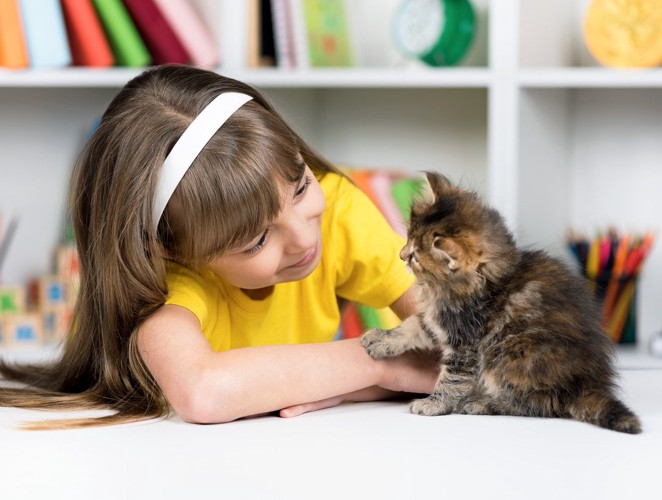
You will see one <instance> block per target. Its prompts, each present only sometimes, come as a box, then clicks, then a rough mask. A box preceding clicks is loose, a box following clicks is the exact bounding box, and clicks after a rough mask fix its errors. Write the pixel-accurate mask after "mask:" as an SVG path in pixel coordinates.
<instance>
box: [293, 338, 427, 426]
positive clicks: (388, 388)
mask: <svg viewBox="0 0 662 500" xmlns="http://www.w3.org/2000/svg"><path fill="white" fill-rule="evenodd" d="M376 362H377V363H380V364H381V365H382V377H381V378H382V382H380V386H374V387H367V388H365V389H362V390H360V391H356V392H352V393H350V394H341V395H340V396H334V397H332V398H327V399H322V400H320V401H313V402H311V403H304V404H300V405H294V406H290V407H288V408H284V409H282V410H281V411H280V416H281V417H285V418H289V417H298V416H299V415H302V414H304V413H308V412H311V411H317V410H322V409H324V408H331V407H332V406H338V405H339V404H341V403H343V402H345V401H354V402H359V401H379V400H383V399H391V398H395V397H402V396H403V395H405V394H431V393H432V391H433V390H434V385H435V382H436V380H437V377H438V375H439V353H437V352H424V351H417V352H414V353H406V354H404V355H402V356H398V357H397V358H393V359H388V360H380V361H376Z"/></svg>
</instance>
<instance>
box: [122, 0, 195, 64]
mask: <svg viewBox="0 0 662 500" xmlns="http://www.w3.org/2000/svg"><path fill="white" fill-rule="evenodd" d="M123 2H124V6H125V7H126V10H127V11H128V12H129V15H130V16H131V19H133V22H134V24H135V26H136V28H137V29H138V33H140V36H141V37H142V39H143V42H144V43H145V46H146V47H147V50H148V51H149V53H150V54H151V56H152V62H153V63H154V64H168V63H173V64H187V63H188V62H189V56H188V53H187V52H186V49H184V46H183V45H182V44H181V42H180V41H179V38H177V36H176V35H175V32H174V31H173V30H172V28H171V27H170V24H169V23H168V21H166V19H165V17H164V16H163V14H161V11H160V10H159V8H158V7H157V5H156V3H155V2H154V0H123Z"/></svg>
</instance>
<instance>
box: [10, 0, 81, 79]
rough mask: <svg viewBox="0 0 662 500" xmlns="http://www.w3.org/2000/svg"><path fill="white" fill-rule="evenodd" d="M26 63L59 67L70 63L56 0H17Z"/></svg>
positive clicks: (67, 44) (38, 66)
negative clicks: (26, 54) (25, 48)
mask: <svg viewBox="0 0 662 500" xmlns="http://www.w3.org/2000/svg"><path fill="white" fill-rule="evenodd" d="M19 6H20V9H21V19H22V20H23V29H24V32H25V41H26V45H27V48H28V58H29V61H30V66H31V67H34V68H59V67H64V66H68V65H69V64H71V52H70V50H69V41H68V40H67V31H66V29H65V27H64V17H63V16H62V7H61V5H60V2H59V0H20V3H19Z"/></svg>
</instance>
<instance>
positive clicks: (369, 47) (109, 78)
mask: <svg viewBox="0 0 662 500" xmlns="http://www.w3.org/2000/svg"><path fill="white" fill-rule="evenodd" d="M371 2H373V0H352V4H353V5H356V6H357V7H356V8H357V9H358V10H357V13H355V14H354V18H355V19H354V21H355V22H356V17H357V16H359V17H360V16H363V15H365V12H366V11H367V10H369V9H370V5H371ZM474 3H475V5H476V7H477V9H478V11H479V21H481V25H480V26H481V28H480V35H479V37H478V39H477V44H476V46H475V47H474V48H473V49H472V54H470V57H469V58H468V61H467V64H466V65H463V66H462V67H458V68H444V69H430V68H426V67H424V66H423V65H422V64H416V63H411V62H406V61H404V60H402V58H399V57H398V55H397V53H396V52H395V49H393V46H392V43H391V41H390V40H389V39H388V33H389V30H388V26H387V25H385V24H384V23H388V22H389V19H390V16H391V15H392V12H393V9H394V8H395V7H396V6H397V4H398V0H383V1H382V2H380V5H381V7H382V8H381V9H380V13H379V16H377V17H375V18H374V19H371V20H370V23H369V26H368V28H369V29H368V30H367V31H366V32H365V33H364V38H365V39H366V40H367V42H366V44H365V46H364V47H363V48H362V50H361V63H362V66H361V67H358V68H352V69H333V70H313V69H307V70H298V71H289V72H288V71H282V70H278V69H272V68H270V69H259V70H251V69H243V68H236V67H233V68H225V67H221V68H218V69H217V71H218V72H220V73H223V74H226V75H228V76H232V77H235V78H238V79H241V80H244V81H247V82H248V83H251V84H254V85H255V86H257V87H259V88H261V89H262V90H263V91H265V92H266V93H267V94H268V95H269V96H270V97H271V98H272V100H273V101H274V103H275V104H276V106H277V107H278V108H279V109H280V111H281V112H282V113H283V115H284V116H285V117H286V118H287V119H288V120H289V121H290V122H291V123H292V124H293V125H294V127H295V128H296V129H297V130H298V131H299V132H300V133H301V134H302V135H303V136H304V138H306V140H308V141H309V142H310V143H311V144H312V145H313V146H314V147H316V148H317V149H319V150H320V151H322V152H323V153H324V154H325V155H327V156H328V157H329V158H330V159H331V160H332V161H334V162H337V163H341V164H350V165H358V166H368V167H379V168H388V169H403V170H408V171H419V170H424V169H436V170H440V171H443V172H445V173H446V174H448V175H449V176H450V177H451V178H453V179H455V180H456V181H459V182H460V183H461V184H462V185H464V186H466V187H470V188H473V189H476V190H478V191H479V192H480V193H482V194H483V195H484V196H486V197H487V198H488V199H489V200H490V202H491V203H492V204H493V205H495V206H496V207H497V208H499V209H500V210H501V211H502V212H503V213H504V214H505V215H506V217H507V218H508V220H509V223H510V225H511V227H512V229H513V230H514V232H515V233H516V235H517V236H518V238H519V239H520V241H522V242H523V243H525V244H532V243H533V244H535V245H537V246H541V247H544V248H547V249H549V250H550V251H552V252H553V253H556V254H559V255H564V256H565V251H564V249H563V238H564V232H565V230H566V228H567V227H571V226H572V227H576V228H579V229H585V230H592V229H594V228H596V227H605V226H607V225H608V224H615V225H616V226H617V227H619V228H620V229H622V230H631V231H642V230H647V229H654V230H655V229H656V230H658V231H659V230H660V229H662V228H661V227H660V226H661V225H662V217H661V216H660V215H659V214H661V213H662V197H660V196H659V191H660V189H661V188H662V168H660V166H661V165H662V140H661V139H660V137H662V69H655V70H637V71H614V70H609V69H605V68H601V67H597V65H596V64H595V63H594V62H593V61H592V60H591V58H590V56H589V55H588V54H587V52H586V50H585V48H584V45H583V43H582V40H581V31H580V27H581V20H582V17H583V12H584V8H585V5H586V0H582V1H580V2H577V1H576V0H555V1H553V2H552V1H551V0H475V2H474ZM380 23H381V24H380ZM385 37H386V38H385ZM222 50H223V48H222ZM225 50H227V47H226V48H225ZM138 72H139V70H135V69H119V68H117V69H110V70H90V69H79V68H67V69H64V70H50V71H20V72H15V71H7V70H0V109H2V114H0V134H2V135H0V137H2V157H1V160H0V174H1V175H0V179H1V181H0V208H1V209H2V210H3V212H5V213H12V212H20V213H21V217H22V222H21V226H20V228H19V232H18V234H17V238H16V241H15V246H14V248H13V249H12V251H11V253H10V255H9V257H8V260H7V263H6V268H5V269H4V272H3V279H4V282H7V283H9V282H22V281H24V280H25V279H27V278H28V277H30V276H32V275H35V274H40V273H44V272H46V271H47V269H48V267H49V264H50V255H51V250H52V249H53V248H54V246H55V244H56V242H57V239H58V235H59V231H60V225H61V220H62V214H63V212H64V209H65V202H66V196H65V191H66V184H67V180H68V177H69V173H70V170H71V166H72V163H73V160H74V158H75V155H76V152H77V151H78V150H79V149H80V146H81V145H82V143H83V141H84V139H85V136H86V134H87V130H89V128H90V127H91V125H92V123H93V122H94V120H95V119H96V118H97V117H98V115H99V114H100V112H101V111H102V110H103V108H104V107H105V106H106V104H107V103H108V102H109V100H110V99H111V98H112V96H113V94H114V93H115V92H116V91H117V90H118V89H119V88H120V87H121V86H122V85H123V84H124V83H125V82H126V81H127V80H128V79H130V78H131V77H133V76H135V75H136V74H138ZM638 298H639V300H638V307H639V314H638V321H639V328H638V334H639V337H640V339H641V340H642V345H643V344H644V343H645V342H646V340H647V339H648V338H649V337H650V336H651V335H653V334H654V333H655V332H658V331H660V330H662V307H660V306H661V305H662V242H659V241H658V243H657V245H656V246H655V247H654V249H653V252H652V255H650V257H649V259H648V261H647V265H646V268H645V272H644V277H643V279H642V280H641V283H640V286H639V290H638Z"/></svg>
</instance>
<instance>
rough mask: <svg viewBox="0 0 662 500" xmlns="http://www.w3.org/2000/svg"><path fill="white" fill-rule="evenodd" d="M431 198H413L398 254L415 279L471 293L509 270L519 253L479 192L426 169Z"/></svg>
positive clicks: (458, 293) (459, 293) (461, 293)
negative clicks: (404, 237)
mask: <svg viewBox="0 0 662 500" xmlns="http://www.w3.org/2000/svg"><path fill="white" fill-rule="evenodd" d="M426 175H427V180H428V183H429V184H430V188H431V191H432V199H431V200H420V201H416V202H414V204H413V205H412V210H411V219H410V224H409V231H408V240H407V244H406V245H405V247H404V248H403V249H402V251H401V252H400V257H401V258H402V260H404V261H405V262H406V263H407V265H408V266H409V268H410V269H411V270H412V272H413V273H414V274H415V275H416V277H417V278H418V280H419V282H423V283H426V284H428V285H432V286H438V285H442V286H443V287H444V288H445V289H446V290H447V292H448V293H449V294H452V295H454V296H456V297H458V296H473V295H475V294H479V293H480V291H481V290H483V289H484V287H485V284H486V282H498V280H499V279H500V278H501V277H503V276H504V275H507V274H509V273H510V272H511V269H512V266H513V264H514V262H515V260H516V257H517V252H516V247H515V243H514V241H513V238H512V236H511V234H510V232H509V231H508V229H507V228H506V225H505V223H504V220H503V218H502V217H501V216H500V215H499V213H498V212H497V211H496V210H494V209H491V208H489V207H487V206H485V205H484V204H483V203H482V202H481V201H480V199H479V197H478V195H477V194H476V193H473V192H469V191H464V190H462V189H460V188H458V187H456V186H454V185H453V184H451V182H450V181H449V180H448V179H447V178H446V177H444V176H443V175H440V174H438V173H433V172H427V173H426Z"/></svg>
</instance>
